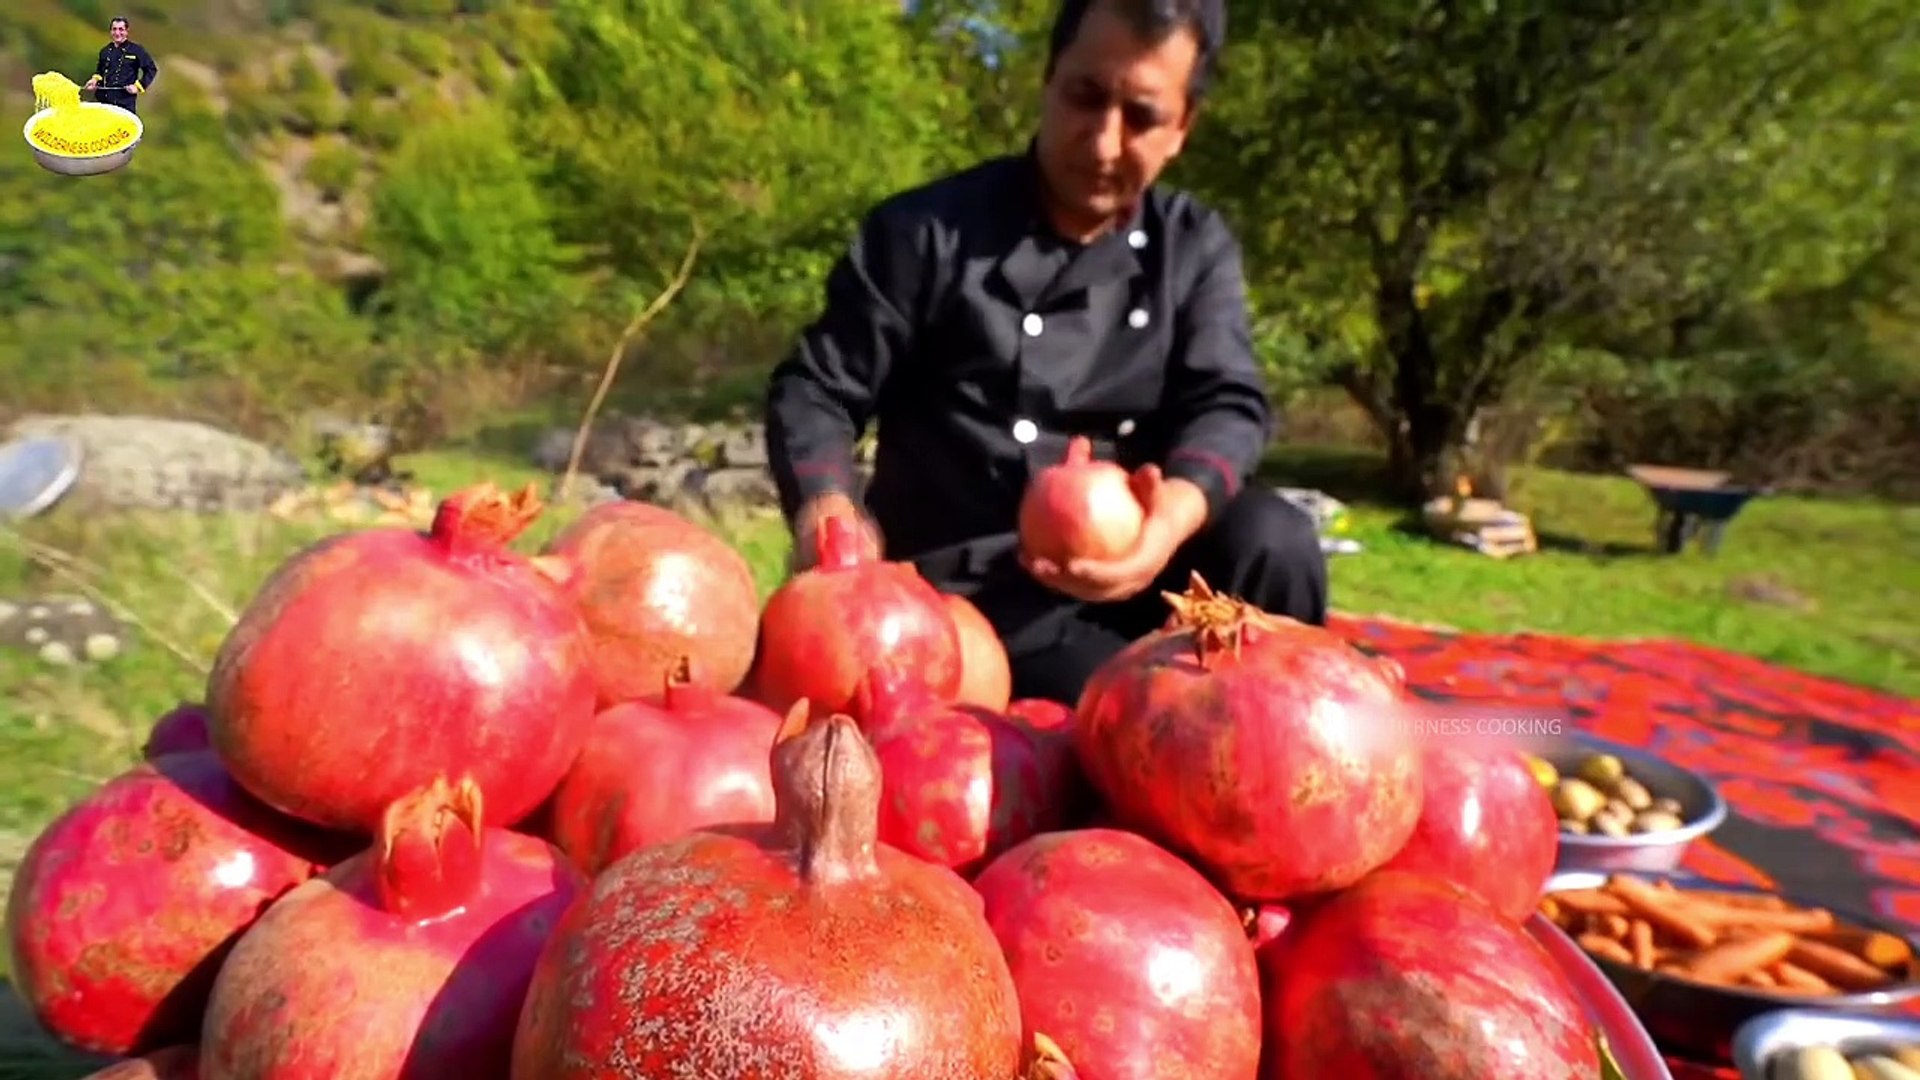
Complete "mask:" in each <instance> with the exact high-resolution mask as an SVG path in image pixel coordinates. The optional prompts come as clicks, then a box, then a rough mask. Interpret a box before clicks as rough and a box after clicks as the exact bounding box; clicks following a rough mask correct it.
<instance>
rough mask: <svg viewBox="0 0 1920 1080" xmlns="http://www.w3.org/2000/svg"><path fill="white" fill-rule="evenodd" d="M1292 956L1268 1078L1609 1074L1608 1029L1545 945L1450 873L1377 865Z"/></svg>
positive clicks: (1271, 1031) (1309, 925)
mask: <svg viewBox="0 0 1920 1080" xmlns="http://www.w3.org/2000/svg"><path fill="white" fill-rule="evenodd" d="M1290 936H1291V935H1290ZM1282 955H1283V957H1284V964H1282V965H1281V966H1280V967H1279V970H1274V971H1271V972H1270V973H1269V977H1270V979H1271V983H1272V986H1273V992H1272V993H1269V994H1268V995H1267V1001H1266V1028H1265V1030H1266V1037H1267V1040H1268V1042H1269V1044H1270V1046H1269V1060H1268V1063H1267V1065H1266V1067H1265V1070H1264V1072H1263V1073H1262V1076H1263V1080H1298V1078H1300V1077H1322V1076H1329V1077H1340V1078H1342V1080H1484V1078H1485V1077H1490V1076H1525V1077H1528V1078H1530V1080H1593V1078H1594V1077H1596V1076H1599V1075H1600V1058H1599V1051H1598V1048H1597V1045H1596V1033H1595V1031H1594V1029H1593V1027H1592V1025H1591V1023H1590V1022H1589V1020H1588V1019H1587V1016H1586V1012H1585V1009H1584V1007H1583V1006H1582V1004H1581V1002H1580V999H1579V998H1578V997H1577V996H1575V994H1574V991H1573V989H1572V988H1571V987H1570V986H1569V985H1568V984H1567V981H1566V979H1565V978H1564V977H1563V976H1562V975H1561V974H1560V971H1559V969H1558V968H1556V967H1555V966H1554V964H1553V961H1552V960H1551V959H1550V958H1549V957H1548V956H1547V954H1546V952H1545V950H1543V949H1542V948H1541V947H1540V946H1539V944H1538V943H1536V942H1535V941H1534V940H1533V939H1532V938H1531V937H1529V936H1528V935H1527V933H1526V932H1525V931H1524V930H1521V929H1520V928H1519V927H1518V926H1515V925H1514V924H1513V923H1511V922H1508V921H1507V920H1506V919H1505V918H1503V917H1502V916H1501V915H1500V913H1499V912H1497V911H1495V910H1494V909H1493V908H1492V907H1490V906H1489V905H1488V904H1487V903H1486V902H1485V901H1483V900H1481V899H1480V898H1479V897H1477V896H1474V895H1473V894H1471V893H1469V892H1467V891H1466V890H1464V889H1462V888H1460V887H1459V886H1457V885H1454V884H1453V883H1451V882H1448V881H1443V880H1441V879H1439V878H1431V877H1427V876H1425V875H1421V874H1411V873H1406V872H1404V871H1397V870H1394V871H1381V872H1379V873H1376V874H1372V875H1370V876H1368V877H1367V878H1366V879H1365V880H1363V881H1361V882H1360V883H1359V884H1357V885H1354V886H1353V887H1352V888H1350V889H1348V890H1346V891H1345V892H1342V893H1340V894H1339V895H1336V896H1333V897H1331V898H1329V899H1328V900H1327V901H1326V902H1325V903H1324V904H1322V905H1321V906H1319V907H1317V908H1316V909H1315V910H1314V911H1313V912H1312V913H1310V914H1309V915H1308V916H1307V917H1306V919H1305V923H1304V925H1303V926H1302V927H1301V928H1300V930H1299V935H1298V937H1297V938H1295V939H1294V940H1292V941H1291V943H1290V945H1289V947H1288V948H1287V949H1286V951H1285V952H1284V953H1283V954H1282ZM1263 962H1264V960H1263Z"/></svg>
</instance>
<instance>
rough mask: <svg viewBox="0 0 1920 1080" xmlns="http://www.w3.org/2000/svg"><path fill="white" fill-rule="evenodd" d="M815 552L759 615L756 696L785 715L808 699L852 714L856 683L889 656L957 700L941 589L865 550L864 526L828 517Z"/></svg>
mask: <svg viewBox="0 0 1920 1080" xmlns="http://www.w3.org/2000/svg"><path fill="white" fill-rule="evenodd" d="M814 542H815V544H816V551H817V554H818V559H817V561H816V562H815V563H814V565H813V566H812V567H811V568H810V569H807V570H804V571H802V572H801V573H799V574H796V575H794V576H793V577H792V578H790V579H788V580H787V582H786V583H785V584H783V585H781V586H780V587H779V588H778V589H775V590H774V592H773V595H772V596H769V597H768V598H767V606H766V610H765V611H763V612H761V614H760V648H759V654H758V656H757V657H756V659H755V663H754V672H753V686H754V693H755V696H756V697H758V698H759V700H761V701H763V702H765V703H766V704H767V705H768V706H770V707H771V708H773V709H774V710H775V711H777V712H780V713H783V714H784V713H785V712H786V711H787V710H788V709H790V708H792V707H793V703H794V702H796V701H799V700H800V699H802V698H805V699H807V700H809V701H811V702H812V703H813V706H814V708H815V709H817V710H819V711H820V713H821V715H823V716H825V715H830V714H833V713H841V714H845V715H849V716H853V717H854V718H855V719H859V717H858V715H857V714H856V713H855V711H854V710H855V701H854V689H855V688H856V687H857V686H859V684H860V680H861V678H862V677H864V676H865V675H866V673H867V669H868V668H870V667H872V666H873V665H874V663H876V662H877V661H879V660H881V659H888V660H891V661H893V662H894V663H897V664H900V665H901V666H903V667H905V668H907V669H908V670H910V671H912V672H913V673H914V674H915V675H916V676H918V677H919V678H920V680H921V681H922V682H924V683H926V684H927V687H928V689H930V690H932V691H933V692H934V693H936V694H938V695H940V696H941V697H943V698H947V699H949V700H951V699H952V698H953V697H954V695H955V694H956V693H958V692H959V690H960V673H961V662H962V661H961V655H960V631H959V629H958V628H956V627H955V626H954V623H953V615H952V614H951V613H950V612H949V611H948V610H947V605H946V604H945V602H943V601H942V600H941V599H940V593H939V592H937V591H936V590H935V589H934V587H933V586H932V585H931V584H929V583H928V581H927V579H926V578H923V577H921V576H920V572H919V571H918V570H916V569H914V567H913V565H912V564H911V563H904V562H885V561H882V560H879V559H875V558H873V557H872V556H870V555H869V554H868V551H867V549H866V547H865V546H864V542H863V541H862V539H861V534H860V531H859V528H858V527H857V526H856V525H855V524H854V523H853V522H851V521H849V520H847V519H846V518H844V517H839V516H833V515H829V516H827V517H825V518H822V519H821V521H820V523H819V526H818V527H817V528H816V529H815V532H814Z"/></svg>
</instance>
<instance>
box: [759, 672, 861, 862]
mask: <svg viewBox="0 0 1920 1080" xmlns="http://www.w3.org/2000/svg"><path fill="white" fill-rule="evenodd" d="M812 712H813V705H812V703H811V702H809V701H807V700H806V699H805V698H802V699H801V700H799V701H797V702H794V705H793V708H791V709H789V710H788V711H787V718H786V721H785V722H784V723H782V724H781V725H780V732H779V734H778V735H776V736H774V742H773V752H772V758H771V762H770V763H771V765H772V772H773V804H774V828H775V829H776V830H777V831H778V832H779V834H780V835H781V836H782V838H783V839H784V840H785V841H786V842H787V844H788V845H789V847H790V848H791V850H792V851H793V853H794V857H795V859H796V867H795V868H796V870H797V871H798V873H799V875H800V879H801V880H802V881H805V882H807V883H808V884H812V885H834V884H838V883H840V882H843V881H850V880H854V879H857V878H862V877H870V876H872V875H874V874H878V873H879V872H880V871H879V865H878V863H876V862H875V861H874V851H875V846H876V844H877V843H878V842H879V832H880V760H879V759H878V758H877V757H875V756H874V753H873V747H871V746H869V745H868V744H867V740H866V738H865V737H864V736H862V735H861V734H860V728H859V725H857V724H855V723H854V722H853V719H852V718H851V717H848V716H844V715H841V714H838V713H836V714H834V715H831V716H828V717H826V718H824V719H820V720H815V719H813V718H812Z"/></svg>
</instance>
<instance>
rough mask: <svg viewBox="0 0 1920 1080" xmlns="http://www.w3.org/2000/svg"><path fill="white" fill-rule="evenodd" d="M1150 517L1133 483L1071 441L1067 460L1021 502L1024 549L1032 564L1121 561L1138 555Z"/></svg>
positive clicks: (1035, 482)
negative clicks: (1037, 561) (1137, 545)
mask: <svg viewBox="0 0 1920 1080" xmlns="http://www.w3.org/2000/svg"><path fill="white" fill-rule="evenodd" d="M1146 517H1147V512H1146V509H1145V508H1144V507H1142V506H1141V505H1140V499H1139V496H1137V495H1135V494H1134V491H1133V477H1132V476H1131V475H1129V474H1128V472H1127V470H1126V469H1124V468H1122V467H1121V466H1119V465H1117V464H1115V463H1113V462H1111V461H1096V460H1094V457H1093V443H1092V442H1091V441H1089V440H1088V439H1087V438H1086V437H1085V436H1083V435H1076V436H1074V437H1073V438H1072V439H1070V440H1068V441H1067V457H1066V460H1065V461H1062V462H1061V463H1060V464H1058V465H1050V466H1048V467H1047V468H1044V469H1042V470H1040V472H1039V473H1038V474H1037V475H1035V476H1034V478H1033V479H1032V481H1030V482H1029V483H1028V484H1027V490H1026V492H1025V494H1024V495H1022V496H1021V499H1020V519H1019V520H1020V524H1019V530H1020V549H1021V550H1022V551H1024V552H1025V553H1026V554H1027V556H1028V557H1029V558H1033V559H1045V560H1046V561H1048V562H1050V563H1053V564H1054V565H1056V566H1065V565H1066V564H1068V563H1070V562H1073V561H1075V560H1077V559H1117V558H1119V557H1120V556H1122V555H1125V554H1126V553H1127V552H1129V551H1132V550H1133V545H1134V544H1135V543H1136V542H1138V541H1139V539H1140V530H1141V528H1142V527H1143V526H1144V525H1145V524H1146Z"/></svg>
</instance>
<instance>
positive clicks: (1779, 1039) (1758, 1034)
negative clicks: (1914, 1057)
mask: <svg viewBox="0 0 1920 1080" xmlns="http://www.w3.org/2000/svg"><path fill="white" fill-rule="evenodd" d="M1903 1044H1912V1045H1915V1046H1920V1017H1908V1018H1894V1017H1888V1016H1866V1015H1861V1014H1858V1013H1837V1012H1831V1011H1828V1010H1825V1009H1781V1010H1779V1011H1777V1012H1770V1013H1765V1014H1763V1015H1761V1016H1757V1017H1755V1018H1753V1019H1752V1020H1749V1021H1747V1022H1746V1023H1745V1024H1742V1025H1740V1030H1739V1031H1738V1032H1737V1033H1735V1034H1734V1037H1733V1067H1734V1068H1736V1069H1738V1070H1740V1077H1741V1080H1771V1077H1769V1076H1768V1075H1767V1069H1768V1067H1769V1066H1770V1065H1771V1064H1772V1061H1773V1058H1774V1057H1775V1055H1778V1054H1783V1053H1787V1052H1789V1051H1793V1050H1799V1049H1802V1048H1803V1047H1808V1046H1831V1047H1833V1048H1834V1049H1835V1050H1838V1051H1840V1052H1841V1053H1843V1054H1859V1053H1869V1052H1872V1051H1874V1050H1883V1049H1886V1048H1888V1047H1891V1046H1898V1045H1903Z"/></svg>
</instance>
